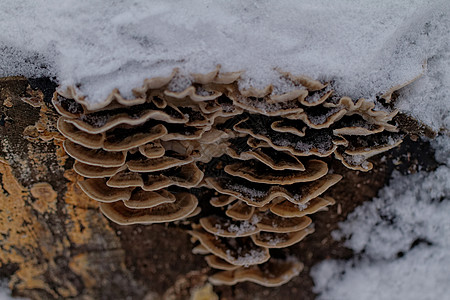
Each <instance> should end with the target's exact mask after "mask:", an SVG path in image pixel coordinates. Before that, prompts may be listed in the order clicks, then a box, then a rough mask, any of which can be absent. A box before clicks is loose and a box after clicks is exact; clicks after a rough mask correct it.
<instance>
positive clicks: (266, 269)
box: [209, 258, 303, 287]
mask: <svg viewBox="0 0 450 300" xmlns="http://www.w3.org/2000/svg"><path fill="white" fill-rule="evenodd" d="M302 269H303V264H302V263H300V262H297V261H294V260H287V261H285V260H276V259H273V258H272V259H270V260H269V261H268V262H266V263H264V264H262V265H257V266H251V267H247V268H243V267H241V268H239V269H236V270H229V271H223V272H218V273H216V274H214V275H212V276H211V277H210V278H209V281H210V282H211V283H212V284H214V285H234V284H237V283H239V282H244V281H250V282H254V283H257V284H260V285H262V286H266V287H276V286H280V285H283V284H285V283H287V282H288V281H290V280H291V279H292V278H293V277H295V276H297V275H298V274H299V273H300V272H301V270H302Z"/></svg>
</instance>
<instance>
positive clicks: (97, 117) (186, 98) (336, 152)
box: [52, 66, 402, 286]
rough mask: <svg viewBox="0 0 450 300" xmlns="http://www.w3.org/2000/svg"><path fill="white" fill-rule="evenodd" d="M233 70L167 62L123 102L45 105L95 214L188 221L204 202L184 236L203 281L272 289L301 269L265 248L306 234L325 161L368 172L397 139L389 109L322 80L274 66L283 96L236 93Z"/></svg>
mask: <svg viewBox="0 0 450 300" xmlns="http://www.w3.org/2000/svg"><path fill="white" fill-rule="evenodd" d="M240 76H241V72H234V73H221V72H220V66H218V67H217V68H216V69H215V70H214V71H212V72H210V73H207V74H191V75H190V76H183V75H182V74H181V73H179V71H178V70H174V72H173V73H172V74H171V75H170V76H169V77H166V78H163V77H158V78H153V79H145V80H144V84H143V86H142V87H139V88H136V89H134V90H133V94H134V97H135V98H133V99H125V98H124V97H122V96H121V94H120V92H119V91H118V90H114V91H113V92H112V93H111V94H110V95H109V96H108V97H107V99H105V101H103V102H98V101H97V102H94V101H88V100H87V99H85V97H83V96H81V95H79V93H78V91H77V89H76V88H74V87H69V88H68V89H67V90H65V91H58V92H57V93H55V95H54V97H53V100H52V101H53V104H54V106H55V108H56V110H57V111H58V112H59V113H60V114H61V117H60V119H59V120H58V129H59V130H60V131H61V133H62V134H63V136H64V137H66V140H65V142H64V149H65V150H66V152H67V153H68V154H69V155H70V156H72V157H73V158H74V159H75V164H74V170H75V171H76V172H77V173H78V174H80V175H81V176H83V177H85V180H84V181H80V182H79V185H80V187H81V189H82V190H83V191H84V192H85V193H86V194H87V195H88V196H89V197H91V198H92V199H94V200H96V201H99V202H100V208H101V211H102V212H103V214H105V216H107V217H108V218H109V219H111V220H112V221H113V222H116V223H118V224H124V225H125V224H152V223H160V222H172V221H175V220H181V219H186V218H189V217H193V216H195V215H197V214H199V213H200V207H199V206H198V204H199V202H200V204H201V206H202V207H206V206H210V209H207V210H204V211H206V212H207V213H202V214H201V215H200V217H199V224H192V223H191V226H192V230H190V231H189V233H190V234H191V235H192V237H193V238H192V239H193V242H195V243H197V245H196V246H195V247H194V249H193V253H196V254H203V255H207V256H206V258H205V259H206V262H207V263H208V265H209V266H210V267H211V268H214V269H218V270H220V271H219V272H218V273H215V274H213V275H212V276H211V277H210V281H211V283H213V284H225V285H232V284H236V283H238V282H242V281H251V282H255V283H258V284H261V285H264V286H278V285H282V284H284V283H286V282H287V281H289V280H290V279H291V278H292V277H294V276H296V275H298V274H299V272H300V271H301V270H302V268H303V265H302V264H301V263H300V262H298V261H296V260H295V259H293V258H289V259H281V258H280V257H276V255H275V256H274V257H272V255H273V250H271V249H273V248H284V247H289V246H291V245H293V244H295V243H298V242H300V241H301V240H302V239H303V238H305V237H306V236H307V235H308V234H311V233H312V232H313V231H314V229H313V227H312V226H313V225H312V219H311V218H310V217H309V216H307V215H312V214H314V213H316V212H318V211H321V210H324V209H325V208H326V207H327V206H328V205H332V204H334V202H335V201H334V199H333V198H331V197H329V196H326V195H323V194H324V193H326V192H327V190H328V189H329V188H330V187H331V186H333V185H334V184H336V183H337V182H339V180H341V178H342V176H341V175H339V174H335V173H334V170H330V169H329V164H328V163H329V161H330V160H331V159H333V157H334V158H336V159H338V160H340V161H342V163H343V164H344V165H345V166H346V167H348V168H350V169H354V170H361V171H369V170H370V169H371V168H372V164H371V163H370V162H369V161H367V159H368V158H370V157H371V156H373V155H376V154H379V153H381V152H384V151H387V150H389V149H391V148H393V147H395V146H397V145H398V144H399V143H401V141H402V135H401V134H400V133H398V130H397V128H396V126H395V124H393V122H392V118H393V117H394V116H395V114H396V113H397V111H395V110H393V111H392V110H389V109H388V108H384V107H383V108H382V109H380V107H375V104H374V103H373V102H372V101H368V100H365V99H356V100H352V99H351V98H349V97H340V96H339V95H337V94H336V93H335V91H334V90H333V89H332V86H331V84H329V83H322V82H319V81H317V80H313V79H310V78H308V77H305V76H294V75H292V74H290V73H286V72H280V80H282V81H284V82H286V83H287V84H288V86H291V87H293V88H292V89H291V90H289V91H288V92H281V91H279V90H278V89H277V88H276V87H274V86H272V85H269V86H266V87H265V88H263V89H260V90H258V89H255V88H249V89H246V90H240V89H239V84H238V81H239V79H240ZM180 82H181V83H183V84H179V83H180ZM182 86H183V87H182ZM200 191H202V192H200ZM204 191H208V192H204ZM211 211H212V212H214V214H213V215H211V213H210V212H211ZM208 214H209V215H208Z"/></svg>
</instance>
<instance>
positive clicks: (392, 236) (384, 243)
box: [311, 136, 450, 299]
mask: <svg viewBox="0 0 450 300" xmlns="http://www.w3.org/2000/svg"><path fill="white" fill-rule="evenodd" d="M433 143H434V147H435V149H436V158H437V160H438V161H440V162H441V163H442V165H441V166H440V167H438V168H437V169H436V170H435V171H433V172H429V173H427V172H419V173H416V174H413V175H408V176H402V175H400V174H398V173H395V174H394V175H393V177H392V179H391V181H390V185H389V186H387V187H385V188H383V189H382V190H381V191H380V193H379V196H378V197H377V198H375V199H373V201H370V202H366V203H365V204H363V205H362V206H360V207H358V208H357V209H356V210H355V211H354V212H353V213H351V214H350V215H349V216H348V218H347V220H346V221H345V222H344V223H341V224H340V225H339V230H338V231H336V232H333V237H334V238H335V239H338V240H339V239H341V238H346V241H345V245H346V246H347V247H349V248H351V249H352V250H354V251H355V253H356V255H355V257H353V258H352V259H350V260H349V261H337V260H328V261H324V262H322V263H320V264H319V265H317V266H315V267H314V268H313V270H312V273H311V275H312V276H313V278H314V281H315V291H316V292H318V293H320V297H319V299H448V294H449V293H450V286H449V285H448V282H450V269H449V268H448V266H449V265H450V217H449V216H450V137H448V136H440V137H438V139H437V140H436V141H434V142H433Z"/></svg>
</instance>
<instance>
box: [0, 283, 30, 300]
mask: <svg viewBox="0 0 450 300" xmlns="http://www.w3.org/2000/svg"><path fill="white" fill-rule="evenodd" d="M13 299H14V300H21V299H22V300H26V299H27V298H17V297H13V296H12V295H11V291H10V290H9V288H8V284H7V282H6V281H3V280H0V300H13Z"/></svg>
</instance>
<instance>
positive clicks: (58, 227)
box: [0, 77, 436, 299]
mask: <svg viewBox="0 0 450 300" xmlns="http://www.w3.org/2000/svg"><path fill="white" fill-rule="evenodd" d="M54 89H55V84H53V83H51V82H50V81H49V80H48V79H40V80H27V79H26V78H23V77H8V78H3V79H0V137H1V139H0V280H1V279H5V280H7V282H8V285H9V288H10V289H11V290H12V292H13V295H17V296H25V297H29V298H31V299H61V298H74V299H161V298H165V299H189V297H192V299H197V298H195V297H200V296H201V295H205V294H207V295H209V296H208V297H215V296H214V295H218V296H220V299H248V295H252V297H253V298H255V299H257V298H261V299H262V298H267V297H271V298H272V299H290V298H298V299H313V298H314V293H313V292H312V286H313V283H312V280H311V279H310V277H309V276H308V272H309V269H310V267H311V266H312V265H313V264H315V263H316V262H318V261H321V260H323V259H327V258H346V257H349V256H350V255H351V252H350V251H349V250H348V249H346V248H344V247H343V246H342V244H341V243H339V242H336V241H333V239H332V238H331V236H330V232H331V231H332V230H334V229H336V228H337V223H338V222H339V221H342V220H344V219H345V217H346V215H347V214H348V213H349V212H351V211H352V210H353V209H354V208H355V207H356V206H358V205H359V204H360V203H362V202H363V201H366V200H369V199H370V198H372V197H374V196H376V193H377V191H378V189H379V188H380V187H382V186H383V185H384V184H385V182H386V180H387V178H388V177H389V174H390V172H391V171H392V170H393V169H394V168H397V169H400V170H401V171H405V172H411V171H414V169H415V168H417V166H418V165H422V166H423V167H426V168H433V167H435V165H436V164H435V162H434V161H433V160H432V159H431V158H430V157H432V154H431V152H427V151H424V149H429V147H428V144H426V143H423V144H422V145H420V146H418V145H417V144H415V143H414V142H412V141H411V140H409V139H407V140H406V141H405V142H404V143H403V144H402V146H401V147H400V148H399V149H396V150H394V151H391V152H390V153H389V154H387V155H385V156H384V158H383V159H378V160H375V161H374V169H373V170H372V171H371V172H368V173H360V172H355V171H350V170H347V169H346V168H344V167H342V166H341V165H340V164H339V163H333V162H331V161H330V164H332V165H333V168H334V169H335V170H337V171H338V173H339V174H344V180H343V181H342V182H341V183H340V184H338V185H336V186H335V187H333V188H332V190H331V193H330V195H331V196H333V197H334V198H335V199H336V203H337V204H336V205H335V206H333V207H331V208H330V210H329V211H328V212H322V213H320V214H318V215H317V216H314V223H315V224H316V233H315V234H314V235H311V236H309V237H307V238H306V239H305V240H304V241H303V242H301V243H300V244H297V245H295V246H292V247H289V248H287V249H282V250H280V251H279V252H280V253H278V255H279V256H287V255H293V256H296V257H298V259H299V260H300V261H302V262H303V263H305V266H306V267H305V270H304V271H303V272H302V273H301V274H300V276H298V277H297V278H295V279H294V280H292V281H291V282H289V283H288V284H286V285H284V286H281V287H278V288H264V287H261V286H258V285H255V284H252V283H242V284H238V285H237V286H235V287H214V291H211V286H209V285H208V284H207V274H208V272H209V271H210V269H209V267H208V266H207V265H206V263H205V262H204V260H203V258H202V257H201V256H197V255H194V254H192V253H191V249H192V244H191V242H190V241H189V236H188V235H187V233H186V231H185V230H184V229H185V228H187V227H188V226H189V225H186V224H183V223H180V224H178V225H170V226H165V225H150V226H142V225H131V226H119V225H116V224H113V223H111V222H109V221H108V220H107V219H106V218H105V217H103V215H102V214H101V213H100V211H99V209H98V204H97V203H96V202H95V201H93V200H91V199H89V198H87V197H86V196H85V195H84V193H83V192H82V191H81V190H80V188H79V187H78V185H77V184H76V183H77V181H78V180H80V177H79V176H78V175H76V174H75V173H74V171H73V170H72V164H73V160H72V159H70V158H69V157H68V156H67V155H66V153H65V152H64V150H63V148H62V147H61V144H62V140H63V138H62V136H61V135H60V134H59V133H58V132H57V130H56V128H55V124H56V120H57V117H58V115H57V113H56V112H55V110H54V109H53V107H52V106H51V104H50V98H51V96H52V93H53V92H54ZM403 118H404V119H405V118H406V117H403ZM406 119H407V118H406ZM406 119H405V120H406ZM399 120H400V121H401V120H402V119H401V118H400V119H399ZM407 120H408V123H407V126H408V128H409V127H411V126H412V127H411V128H413V127H414V126H415V125H414V122H413V121H411V120H410V119H407ZM404 123H405V124H406V122H404ZM411 124H412V125H411ZM400 125H401V124H400ZM414 128H418V126H415V127H414ZM408 130H410V131H411V132H414V133H415V134H418V133H423V132H424V130H423V129H422V131H420V130H416V131H414V130H413V129H408ZM417 143H419V141H418V142H417ZM412 145H413V146H414V147H413V146H412ZM416 149H421V150H420V153H418V152H417V150H416ZM394 158H395V159H394ZM355 187H356V188H355ZM203 213H208V209H204V210H203ZM203 213H202V215H200V216H198V217H196V218H199V217H202V216H203ZM196 220H198V219H196ZM198 299H200V298H198ZM212 299H213V298H212Z"/></svg>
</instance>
